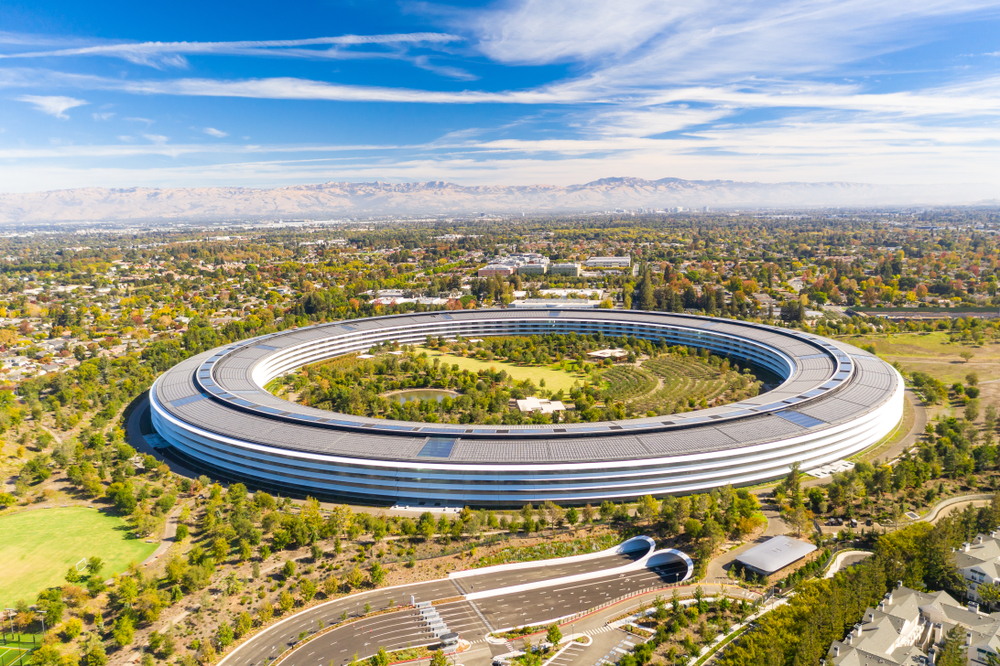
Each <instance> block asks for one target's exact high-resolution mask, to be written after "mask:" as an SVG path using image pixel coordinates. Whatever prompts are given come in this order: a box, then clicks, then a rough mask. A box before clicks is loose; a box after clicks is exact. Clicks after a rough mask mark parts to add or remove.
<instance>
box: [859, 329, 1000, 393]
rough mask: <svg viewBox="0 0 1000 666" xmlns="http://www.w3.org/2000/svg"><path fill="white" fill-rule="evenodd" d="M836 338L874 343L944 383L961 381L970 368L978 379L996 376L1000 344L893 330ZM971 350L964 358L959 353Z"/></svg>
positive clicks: (880, 350)
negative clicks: (953, 339)
mask: <svg viewBox="0 0 1000 666" xmlns="http://www.w3.org/2000/svg"><path fill="white" fill-rule="evenodd" d="M840 339H842V340H844V341H845V342H848V343H850V344H852V345H856V346H858V347H860V346H862V345H868V344H874V345H875V350H876V351H877V352H878V354H879V356H881V357H882V358H884V359H886V360H887V361H889V362H890V363H891V362H894V361H896V362H898V363H899V364H900V365H901V366H902V367H903V368H904V369H906V370H909V371H911V372H912V371H919V372H926V373H927V374H929V375H931V376H933V377H935V378H937V379H940V380H941V381H943V382H945V383H946V384H951V383H952V382H958V381H964V380H965V376H966V375H967V374H968V373H970V372H976V373H978V374H979V380H980V381H983V382H985V381H991V380H995V379H1000V345H997V344H991V343H986V344H982V345H975V344H965V343H958V342H956V343H949V342H948V334H947V333H946V332H942V331H935V332H933V333H897V334H893V335H891V336H888V337H887V336H885V335H851V336H844V337H841V338H840ZM964 351H968V352H971V353H972V354H973V357H972V359H970V360H969V361H968V362H966V361H965V360H964V359H963V358H962V357H961V356H960V354H961V353H962V352H964Z"/></svg>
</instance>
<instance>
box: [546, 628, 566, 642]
mask: <svg viewBox="0 0 1000 666" xmlns="http://www.w3.org/2000/svg"><path fill="white" fill-rule="evenodd" d="M562 637H563V636H562V632H561V631H560V630H559V625H558V624H550V625H549V629H548V631H546V632H545V640H547V641H548V642H549V644H550V645H553V646H555V645H559V641H561V640H562Z"/></svg>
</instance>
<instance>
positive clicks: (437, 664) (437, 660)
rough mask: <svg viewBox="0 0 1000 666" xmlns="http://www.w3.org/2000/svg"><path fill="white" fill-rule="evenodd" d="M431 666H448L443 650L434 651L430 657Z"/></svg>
mask: <svg viewBox="0 0 1000 666" xmlns="http://www.w3.org/2000/svg"><path fill="white" fill-rule="evenodd" d="M431 666H448V658H447V657H446V656H444V650H435V651H434V654H433V655H432V656H431Z"/></svg>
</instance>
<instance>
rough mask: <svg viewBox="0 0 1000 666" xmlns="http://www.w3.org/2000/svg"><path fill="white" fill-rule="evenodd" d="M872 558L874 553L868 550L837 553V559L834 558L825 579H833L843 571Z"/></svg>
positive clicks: (824, 575)
mask: <svg viewBox="0 0 1000 666" xmlns="http://www.w3.org/2000/svg"><path fill="white" fill-rule="evenodd" d="M871 556H872V553H871V552H869V551H867V550H845V551H843V552H841V553H837V557H835V558H834V560H833V564H831V565H830V568H829V569H827V572H826V573H825V574H823V578H833V576H834V575H835V574H836V573H837V572H838V571H840V570H841V569H843V568H845V567H849V566H852V565H854V564H857V563H858V562H860V561H861V560H863V559H865V558H868V557H871ZM848 560H850V561H848Z"/></svg>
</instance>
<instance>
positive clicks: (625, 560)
mask: <svg viewBox="0 0 1000 666" xmlns="http://www.w3.org/2000/svg"><path fill="white" fill-rule="evenodd" d="M646 552H647V549H643V550H641V551H636V552H632V553H624V554H621V555H609V556H606V557H595V558H593V559H589V560H583V561H582V562H574V563H569V564H559V563H558V560H553V561H551V562H547V563H542V562H539V566H537V567H530V568H524V569H515V570H513V571H505V572H500V573H492V574H485V575H480V576H467V577H462V578H456V579H454V580H455V585H456V586H457V587H458V589H460V590H462V592H463V593H464V594H468V593H470V592H482V591H484V590H498V589H500V588H502V587H511V586H513V585H525V584H528V583H536V582H538V581H543V580H552V579H553V578H562V577H564V576H575V575H577V574H582V573H591V572H595V571H605V570H607V569H613V568H615V567H620V566H624V565H626V564H631V563H632V562H634V561H636V560H637V559H639V558H640V557H642V556H643V555H645V554H646Z"/></svg>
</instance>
